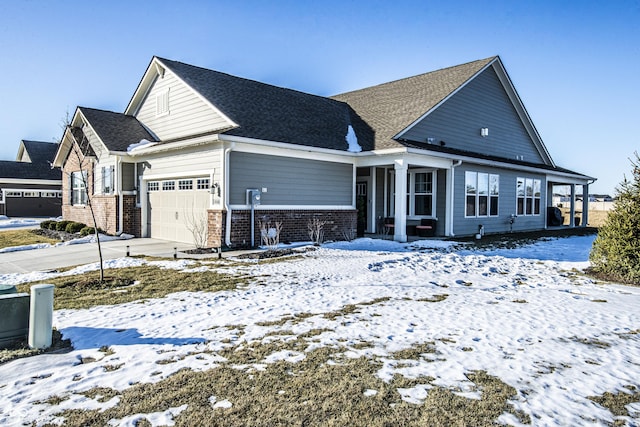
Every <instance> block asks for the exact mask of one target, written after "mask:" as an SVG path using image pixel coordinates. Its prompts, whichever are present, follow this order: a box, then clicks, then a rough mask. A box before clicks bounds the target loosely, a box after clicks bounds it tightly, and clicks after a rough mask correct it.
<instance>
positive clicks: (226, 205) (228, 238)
mask: <svg viewBox="0 0 640 427" xmlns="http://www.w3.org/2000/svg"><path fill="white" fill-rule="evenodd" d="M235 147H236V143H235V142H232V143H231V145H229V146H228V147H227V148H225V149H224V159H223V162H224V169H223V170H224V178H223V189H222V191H223V198H222V200H223V203H222V204H223V208H224V210H225V211H227V220H226V221H225V229H224V243H225V244H226V245H227V247H229V248H230V247H231V206H230V205H229V153H231V151H232V150H233V149H234V148H235Z"/></svg>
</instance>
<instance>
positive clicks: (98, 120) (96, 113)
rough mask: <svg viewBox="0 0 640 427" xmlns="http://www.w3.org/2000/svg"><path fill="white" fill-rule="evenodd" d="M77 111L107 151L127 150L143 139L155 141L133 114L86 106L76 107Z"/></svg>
mask: <svg viewBox="0 0 640 427" xmlns="http://www.w3.org/2000/svg"><path fill="white" fill-rule="evenodd" d="M78 111H79V112H80V113H81V114H82V115H83V116H84V117H85V119H86V120H87V122H88V124H89V126H91V128H92V129H93V130H94V132H95V133H96V135H97V136H98V138H100V140H101V141H102V143H103V144H104V146H105V147H106V148H107V150H109V151H127V147H129V146H130V145H131V144H137V143H139V142H140V141H141V140H143V139H146V140H147V141H151V142H153V141H156V139H155V137H154V136H153V135H151V133H149V131H148V130H147V129H146V128H145V127H144V126H143V125H142V123H140V122H139V121H138V119H136V118H135V117H134V116H130V115H127V114H122V113H115V112H113V111H107V110H98V109H95V108H87V107H78Z"/></svg>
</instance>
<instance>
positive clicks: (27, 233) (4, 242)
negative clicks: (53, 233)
mask: <svg viewBox="0 0 640 427" xmlns="http://www.w3.org/2000/svg"><path fill="white" fill-rule="evenodd" d="M58 242H60V241H59V240H55V239H51V238H49V237H45V236H39V235H37V234H35V233H33V232H32V231H31V230H8V231H0V249H1V248H8V247H10V246H25V245H35V244H38V243H49V244H55V243H58Z"/></svg>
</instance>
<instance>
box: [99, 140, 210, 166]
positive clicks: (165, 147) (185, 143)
mask: <svg viewBox="0 0 640 427" xmlns="http://www.w3.org/2000/svg"><path fill="white" fill-rule="evenodd" d="M218 137H219V135H218V134H211V135H205V136H198V137H195V138H189V139H185V140H180V141H174V142H166V143H163V142H159V143H158V144H156V145H152V146H150V147H146V148H140V149H138V150H135V151H133V152H125V151H110V152H109V154H111V155H121V156H122V157H123V158H124V159H127V160H136V161H137V158H138V157H142V156H145V155H148V154H155V153H162V152H165V151H173V150H181V149H183V148H189V147H195V146H198V145H207V144H213V143H215V142H219V141H220V139H219V138H218Z"/></svg>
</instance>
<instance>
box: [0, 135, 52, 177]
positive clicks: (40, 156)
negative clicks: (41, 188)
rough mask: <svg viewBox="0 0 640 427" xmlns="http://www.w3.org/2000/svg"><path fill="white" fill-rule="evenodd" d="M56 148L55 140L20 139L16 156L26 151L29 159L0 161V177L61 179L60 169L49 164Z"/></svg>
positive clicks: (19, 156)
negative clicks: (27, 160) (24, 160)
mask: <svg viewBox="0 0 640 427" xmlns="http://www.w3.org/2000/svg"><path fill="white" fill-rule="evenodd" d="M57 149H58V144H57V143H55V142H41V141H26V140H22V141H20V147H19V149H18V158H22V153H23V152H24V151H26V152H27V155H28V157H29V159H30V160H31V161H30V162H23V161H9V160H2V161H0V178H9V179H25V180H29V179H44V180H61V179H62V171H60V170H59V169H52V166H51V162H52V161H53V158H54V156H55V154H56V150H57Z"/></svg>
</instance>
